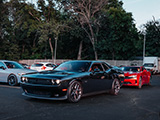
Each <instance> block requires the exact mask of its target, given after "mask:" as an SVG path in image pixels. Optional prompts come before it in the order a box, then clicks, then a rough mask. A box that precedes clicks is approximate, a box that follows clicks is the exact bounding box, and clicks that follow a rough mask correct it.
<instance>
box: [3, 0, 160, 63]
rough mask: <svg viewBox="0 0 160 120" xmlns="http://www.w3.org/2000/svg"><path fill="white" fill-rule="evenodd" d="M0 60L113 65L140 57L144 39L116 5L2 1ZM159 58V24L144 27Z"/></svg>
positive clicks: (150, 51) (88, 0)
mask: <svg viewBox="0 0 160 120" xmlns="http://www.w3.org/2000/svg"><path fill="white" fill-rule="evenodd" d="M0 16H1V17H0V45H1V46H0V59H10V60H19V59H54V56H55V57H56V58H59V59H60V58H61V59H77V58H78V59H115V60H122V59H123V60H124V59H130V58H132V57H134V56H142V55H143V38H144V35H143V34H142V32H141V31H138V30H137V28H136V27H135V23H134V19H133V17H132V13H128V12H126V11H125V10H124V8H123V2H122V1H119V0H38V1H37V3H34V4H32V3H29V2H27V1H26V0H10V1H7V0H0ZM143 27H144V28H145V33H146V56H159V57H160V54H159V51H160V47H159V46H160V37H159V36H160V23H159V21H156V20H153V21H150V22H148V23H146V24H144V25H143Z"/></svg>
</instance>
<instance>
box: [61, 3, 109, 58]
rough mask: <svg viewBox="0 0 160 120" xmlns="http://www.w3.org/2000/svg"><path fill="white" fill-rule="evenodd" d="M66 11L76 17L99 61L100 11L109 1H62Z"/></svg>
mask: <svg viewBox="0 0 160 120" xmlns="http://www.w3.org/2000/svg"><path fill="white" fill-rule="evenodd" d="M62 4H63V5H64V8H65V10H68V12H69V13H70V14H71V15H72V16H73V17H75V18H76V19H77V20H78V22H79V23H80V24H81V27H82V28H83V30H84V31H85V32H86V34H87V36H88V38H89V40H90V41H91V43H92V46H93V50H94V55H95V59H96V60H97V59H98V55H97V50H96V43H97V34H98V32H99V26H100V22H99V18H100V17H101V14H100V11H101V9H102V8H103V6H105V5H106V4H107V0H62Z"/></svg>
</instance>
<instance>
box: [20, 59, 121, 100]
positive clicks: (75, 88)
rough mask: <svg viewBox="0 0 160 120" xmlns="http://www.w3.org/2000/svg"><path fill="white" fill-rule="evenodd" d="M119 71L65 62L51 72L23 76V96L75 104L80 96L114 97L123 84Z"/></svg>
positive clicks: (101, 64)
mask: <svg viewBox="0 0 160 120" xmlns="http://www.w3.org/2000/svg"><path fill="white" fill-rule="evenodd" d="M122 77H123V78H124V74H123V71H122V70H116V69H115V68H112V66H110V65H109V64H108V63H105V62H101V61H68V62H64V63H62V64H60V65H59V66H58V67H57V68H55V69H54V70H53V71H43V72H37V73H33V74H26V75H23V76H22V78H21V87H22V89H23V91H24V92H23V93H22V95H24V96H27V97H31V98H38V99H49V100H65V99H68V101H70V102H78V101H79V100H80V98H81V97H82V96H86V95H90V94H96V93H103V92H106V91H109V92H110V93H111V94H113V95H117V94H118V93H119V90H120V85H121V84H122V83H123V80H124V79H122Z"/></svg>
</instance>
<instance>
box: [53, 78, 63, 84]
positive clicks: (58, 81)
mask: <svg viewBox="0 0 160 120" xmlns="http://www.w3.org/2000/svg"><path fill="white" fill-rule="evenodd" d="M51 82H52V84H53V85H54V84H60V82H61V81H60V80H53V79H52V80H51Z"/></svg>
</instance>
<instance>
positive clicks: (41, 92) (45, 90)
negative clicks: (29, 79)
mask: <svg viewBox="0 0 160 120" xmlns="http://www.w3.org/2000/svg"><path fill="white" fill-rule="evenodd" d="M21 87H22V89H23V91H24V93H22V95H23V96H26V97H30V98H37V99H48V100H65V99H67V88H65V87H61V86H53V85H32V84H26V83H25V84H23V83H22V84H21ZM64 90H65V91H64Z"/></svg>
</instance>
